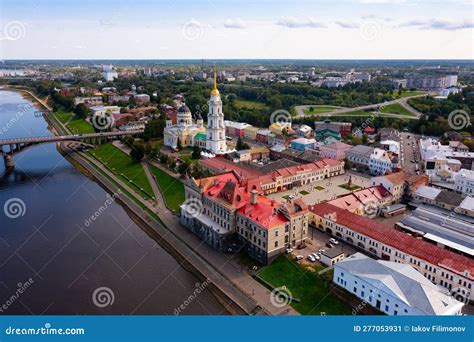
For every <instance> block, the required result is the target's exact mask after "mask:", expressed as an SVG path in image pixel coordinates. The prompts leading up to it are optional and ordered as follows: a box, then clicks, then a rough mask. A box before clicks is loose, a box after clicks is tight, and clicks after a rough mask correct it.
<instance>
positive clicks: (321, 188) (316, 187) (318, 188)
mask: <svg viewBox="0 0 474 342" xmlns="http://www.w3.org/2000/svg"><path fill="white" fill-rule="evenodd" d="M314 188H315V189H316V190H318V191H321V190H324V188H323V187H322V186H320V185H317V186H315V187H314Z"/></svg>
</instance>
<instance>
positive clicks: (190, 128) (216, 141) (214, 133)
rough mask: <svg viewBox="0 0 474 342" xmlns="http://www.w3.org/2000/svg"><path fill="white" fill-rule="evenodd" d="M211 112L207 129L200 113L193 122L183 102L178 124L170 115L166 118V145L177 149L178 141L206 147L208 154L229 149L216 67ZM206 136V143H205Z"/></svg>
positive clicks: (221, 152)
mask: <svg viewBox="0 0 474 342" xmlns="http://www.w3.org/2000/svg"><path fill="white" fill-rule="evenodd" d="M208 106H209V112H208V115H207V129H206V127H204V124H203V120H202V117H201V116H200V115H198V117H197V119H196V122H195V123H194V122H193V118H192V113H191V110H190V109H189V108H188V107H187V106H186V105H185V104H184V103H183V104H182V105H181V106H180V107H179V108H178V112H177V117H176V124H175V125H173V122H172V120H171V118H170V117H167V118H166V127H165V129H164V131H163V138H164V145H165V146H168V147H171V148H173V149H176V148H177V147H178V141H179V144H180V145H181V147H192V146H195V145H197V146H199V147H202V148H204V149H206V150H207V151H208V152H209V153H206V155H208V156H214V155H219V154H225V153H228V152H230V151H229V150H228V149H227V143H226V135H225V123H224V113H223V112H222V101H221V96H220V94H219V90H217V84H216V70H215V67H214V88H213V89H212V91H211V97H210V99H209V101H208ZM204 137H205V144H204V140H203V139H204Z"/></svg>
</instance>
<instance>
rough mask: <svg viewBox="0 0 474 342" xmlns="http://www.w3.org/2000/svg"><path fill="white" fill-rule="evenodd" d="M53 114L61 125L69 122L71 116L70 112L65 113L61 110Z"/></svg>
mask: <svg viewBox="0 0 474 342" xmlns="http://www.w3.org/2000/svg"><path fill="white" fill-rule="evenodd" d="M54 114H56V116H57V118H58V119H59V121H61V122H62V123H63V124H65V123H66V122H67V121H68V120H69V118H70V117H71V116H72V113H71V112H65V111H63V110H58V111H57V112H56V113H54Z"/></svg>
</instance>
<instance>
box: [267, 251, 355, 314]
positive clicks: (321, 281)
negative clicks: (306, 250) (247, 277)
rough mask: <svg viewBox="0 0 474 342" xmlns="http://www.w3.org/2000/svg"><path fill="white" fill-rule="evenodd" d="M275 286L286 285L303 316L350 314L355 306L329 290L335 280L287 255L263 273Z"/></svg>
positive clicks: (278, 259)
mask: <svg viewBox="0 0 474 342" xmlns="http://www.w3.org/2000/svg"><path fill="white" fill-rule="evenodd" d="M259 275H260V277H262V278H263V279H264V280H266V281H267V282H269V283H270V284H272V285H273V286H275V287H280V286H286V287H287V289H288V290H289V291H290V292H291V294H292V296H293V297H294V298H298V299H299V300H300V302H299V303H296V302H293V303H292V304H291V306H293V308H294V309H295V310H297V311H298V312H299V313H301V314H302V315H321V314H322V313H324V314H326V315H350V314H351V310H352V308H351V307H350V305H349V304H346V303H344V302H343V301H341V300H340V299H339V298H338V297H336V296H335V295H333V294H332V293H330V292H329V285H330V284H331V282H330V281H329V280H328V279H327V278H326V277H323V276H318V274H317V273H316V272H311V271H307V270H306V269H305V268H304V267H303V266H301V265H299V264H298V263H296V262H295V261H293V260H290V259H289V258H287V257H286V256H283V255H282V256H279V257H278V258H277V259H276V260H275V261H274V262H273V263H272V264H270V265H268V266H266V267H265V268H263V269H262V271H261V272H260V273H259Z"/></svg>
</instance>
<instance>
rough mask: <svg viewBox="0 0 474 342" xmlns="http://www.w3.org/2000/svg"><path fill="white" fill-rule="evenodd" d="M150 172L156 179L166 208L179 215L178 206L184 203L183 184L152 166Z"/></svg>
mask: <svg viewBox="0 0 474 342" xmlns="http://www.w3.org/2000/svg"><path fill="white" fill-rule="evenodd" d="M150 171H151V173H152V174H153V175H154V176H155V177H156V180H157V182H158V186H159V187H160V190H161V193H162V194H163V196H164V198H165V201H166V205H167V206H168V208H170V209H172V210H173V211H175V212H176V213H179V206H180V205H181V204H182V203H183V202H184V185H183V183H181V182H180V181H179V180H177V179H175V178H173V177H171V176H170V175H168V174H167V173H166V172H163V171H161V170H160V169H159V168H157V167H155V166H153V165H150Z"/></svg>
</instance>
